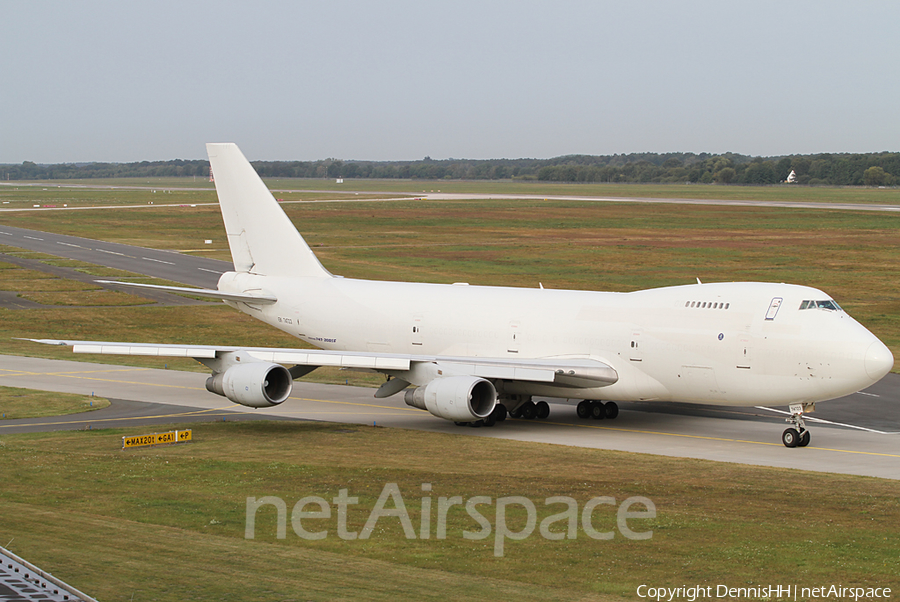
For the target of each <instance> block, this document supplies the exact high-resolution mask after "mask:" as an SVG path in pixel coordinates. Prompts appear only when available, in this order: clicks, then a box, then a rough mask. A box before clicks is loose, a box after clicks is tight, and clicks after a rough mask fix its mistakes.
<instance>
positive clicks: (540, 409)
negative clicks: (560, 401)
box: [535, 401, 550, 420]
mask: <svg viewBox="0 0 900 602" xmlns="http://www.w3.org/2000/svg"><path fill="white" fill-rule="evenodd" d="M535 409H536V410H537V417H538V418H539V419H541V420H545V419H547V418H549V417H550V404H549V403H547V402H546V401H539V402H537V404H535Z"/></svg>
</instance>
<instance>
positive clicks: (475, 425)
mask: <svg viewBox="0 0 900 602" xmlns="http://www.w3.org/2000/svg"><path fill="white" fill-rule="evenodd" d="M469 426H471V427H473V428H478V427H480V426H484V420H476V421H474V422H470V423H469Z"/></svg>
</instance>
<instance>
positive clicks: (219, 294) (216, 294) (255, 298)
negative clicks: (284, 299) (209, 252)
mask: <svg viewBox="0 0 900 602" xmlns="http://www.w3.org/2000/svg"><path fill="white" fill-rule="evenodd" d="M94 282H99V283H100V284H115V285H117V286H133V287H136V288H152V289H154V290H157V291H167V292H170V293H181V294H182V295H197V296H198V297H210V298H212V299H222V300H223V301H239V302H242V303H259V304H263V305H265V304H268V303H275V302H276V301H278V299H277V298H276V297H275V296H274V295H270V294H268V293H263V292H261V291H260V292H259V293H226V292H223V291H218V290H213V289H211V288H187V287H185V286H163V285H161V284H139V283H137V282H118V281H115V280H95V281H94Z"/></svg>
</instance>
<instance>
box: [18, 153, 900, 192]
mask: <svg viewBox="0 0 900 602" xmlns="http://www.w3.org/2000/svg"><path fill="white" fill-rule="evenodd" d="M252 163H253V167H254V168H256V171H257V172H258V173H259V174H260V175H261V176H262V177H264V178H351V179H352V178H387V179H391V178H403V179H428V180H440V179H448V180H449V179H453V180H504V179H518V180H539V181H545V182H546V181H549V182H619V183H686V182H690V183H698V184H711V183H717V184H749V185H764V184H777V183H779V182H784V181H785V180H787V178H788V175H789V174H790V173H791V172H792V171H793V172H794V176H795V178H796V182H797V183H798V184H807V185H812V186H816V185H827V186H892V185H895V184H900V153H887V152H884V153H860V154H847V153H842V154H818V155H791V156H783V157H751V156H747V155H739V154H735V153H725V154H723V155H712V154H709V153H700V154H694V153H631V154H621V155H620V154H617V155H567V156H563V157H555V158H553V159H485V160H471V159H442V160H434V159H431V158H430V157H425V158H424V159H422V160H418V161H342V160H339V159H322V160H318V161H254V162H252ZM0 170H2V172H0V173H2V175H5V176H6V179H9V180H53V179H73V178H79V179H80V178H138V177H183V176H202V177H208V176H209V162H208V161H204V160H188V161H185V160H181V159H178V160H173V161H141V162H136V163H62V164H53V165H43V164H36V163H33V162H31V161H25V162H24V163H22V164H21V165H3V166H0Z"/></svg>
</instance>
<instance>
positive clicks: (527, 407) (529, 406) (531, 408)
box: [519, 401, 537, 420]
mask: <svg viewBox="0 0 900 602" xmlns="http://www.w3.org/2000/svg"><path fill="white" fill-rule="evenodd" d="M519 411H520V412H521V413H522V418H524V419H526V420H534V417H535V416H537V406H535V405H534V402H533V401H526V402H525V403H523V404H522V407H521V408H519Z"/></svg>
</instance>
